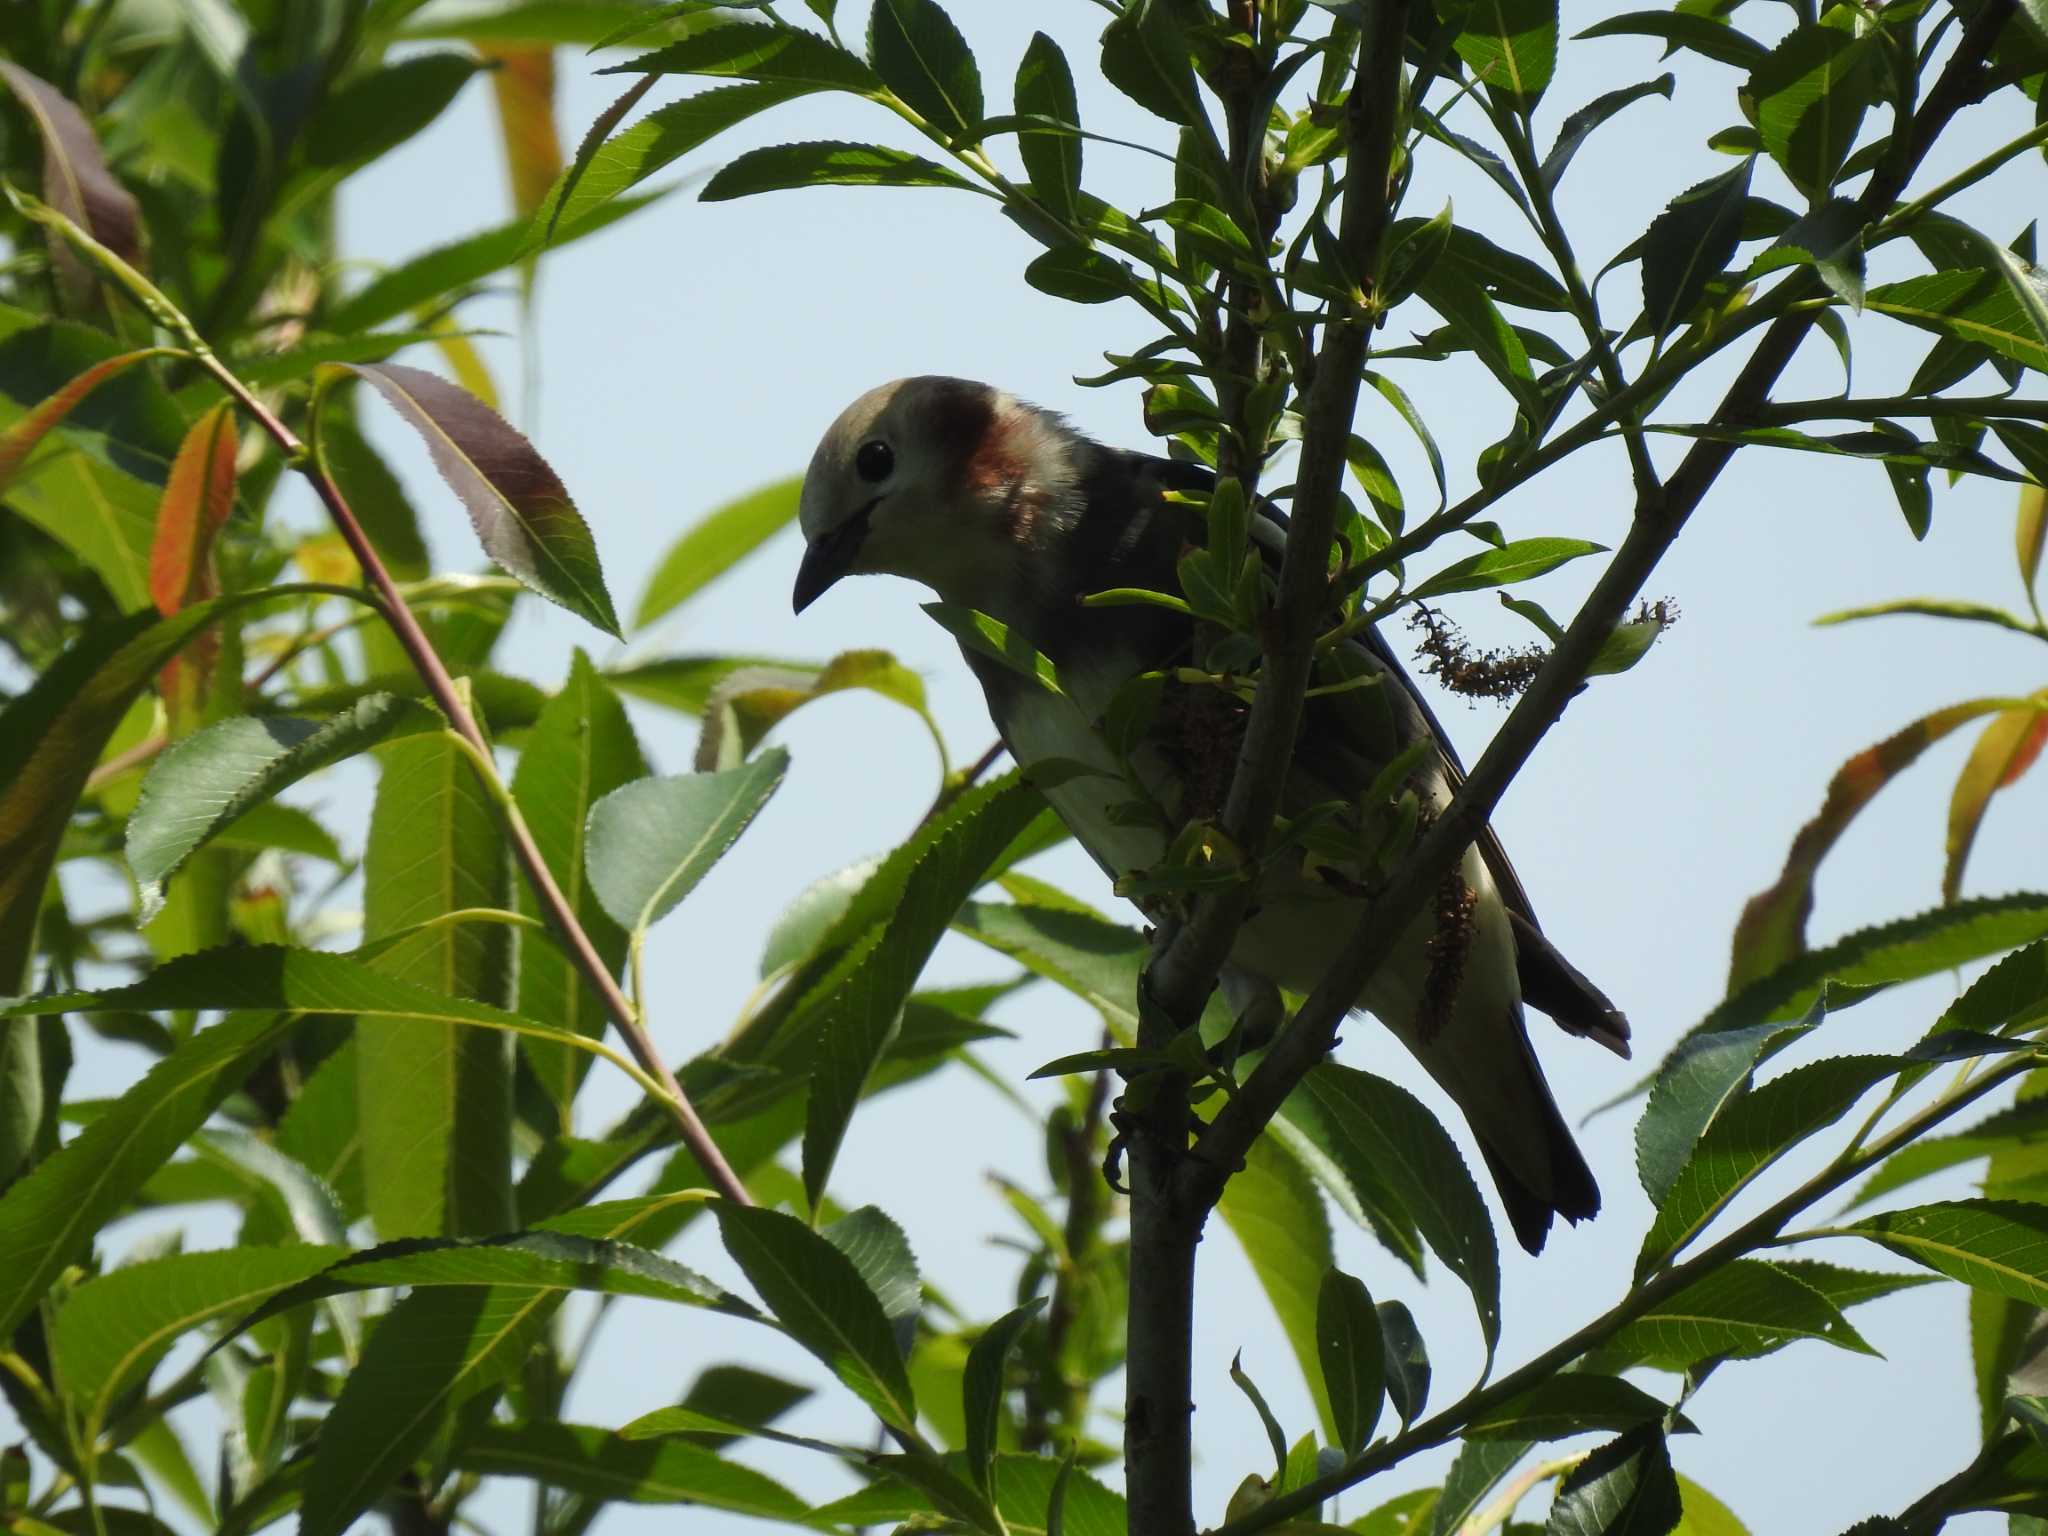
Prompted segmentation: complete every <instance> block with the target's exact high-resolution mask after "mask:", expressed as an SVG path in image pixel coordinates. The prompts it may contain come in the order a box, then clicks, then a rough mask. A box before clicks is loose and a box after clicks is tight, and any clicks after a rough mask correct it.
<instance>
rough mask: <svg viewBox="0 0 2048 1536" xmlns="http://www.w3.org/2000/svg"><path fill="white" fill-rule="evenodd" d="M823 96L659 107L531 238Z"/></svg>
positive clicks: (564, 187) (766, 91)
mask: <svg viewBox="0 0 2048 1536" xmlns="http://www.w3.org/2000/svg"><path fill="white" fill-rule="evenodd" d="M817 89H821V87H819V86H816V85H802V84H797V83H794V82H787V81H776V82H774V83H772V84H752V83H750V84H745V85H726V86H720V87H718V88H716V89H714V90H709V91H700V92H698V93H697V94H696V95H694V96H686V97H684V98H683V99H682V100H681V101H672V102H670V103H669V104H668V105H667V106H664V107H657V108H655V109H654V110H653V111H652V112H650V113H648V114H647V115H646V116H645V117H643V118H641V119H640V120H639V121H638V122H637V123H635V124H633V126H632V127H630V128H627V129H625V130H624V131H623V132H620V133H616V134H613V135H612V136H611V137H610V138H608V139H606V140H604V141H603V142H602V143H601V144H599V145H597V146H596V147H595V148H594V149H593V150H591V151H590V153H589V156H588V158H587V160H584V161H583V162H582V163H580V164H578V165H573V166H570V167H569V168H567V169H566V170H564V171H563V172H562V174H561V175H560V176H559V177H557V178H556V179H555V184H554V186H553V187H552V188H550V189H549V191H548V195H547V196H546V198H544V199H543V200H542V201H541V205H540V207H539V208H537V209H536V210H534V215H533V222H532V224H531V225H530V226H529V228H528V231H527V239H528V243H529V245H530V246H532V247H534V248H538V247H540V246H542V245H546V244H548V243H550V240H551V237H552V235H553V233H554V232H555V231H556V230H557V229H558V228H563V227H574V226H575V225H576V224H578V223H579V222H581V221H582V220H585V219H587V218H589V217H591V216H592V215H594V214H595V213H597V212H598V211H599V210H600V209H603V208H605V207H606V206H607V205H608V204H610V203H612V202H613V201H614V200H615V199H617V198H619V197H622V196H624V195H625V194H626V193H627V192H630V191H631V190H632V189H633V188H635V187H637V186H639V185H640V184H641V183H642V182H644V181H645V180H647V178H648V177H650V176H652V175H654V174H655V173H656V172H657V171H659V170H661V169H662V168H663V167H665V166H668V165H671V164H673V163H674V162H675V161H677V160H679V159H681V158H682V157H683V156H684V155H687V154H689V153H690V152H691V151H692V150H694V149H701V148H702V147H703V146H704V145H706V144H708V143H710V142H711V140H713V139H715V138H717V137H718V135H719V134H721V133H723V132H725V130H726V129H728V128H731V127H734V126H736V125H737V124H740V123H743V122H745V121H746V120H747V119H748V118H750V117H753V116H755V115H756V114H758V113H761V112H764V111H766V110H767V109H768V108H769V107H774V106H780V105H781V104H782V103H783V102H785V101H793V100H795V99H796V98H797V97H798V96H801V95H804V94H805V93H806V92H807V91H812V90H817ZM645 622H646V620H645V619H644V618H643V619H638V620H635V625H636V627H637V626H639V625H641V624H644V623H645Z"/></svg>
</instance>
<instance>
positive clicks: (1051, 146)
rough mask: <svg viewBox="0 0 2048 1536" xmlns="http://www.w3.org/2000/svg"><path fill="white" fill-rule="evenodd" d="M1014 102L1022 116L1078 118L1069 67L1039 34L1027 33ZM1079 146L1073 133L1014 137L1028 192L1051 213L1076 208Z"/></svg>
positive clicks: (1069, 213) (1069, 215) (1026, 132)
mask: <svg viewBox="0 0 2048 1536" xmlns="http://www.w3.org/2000/svg"><path fill="white" fill-rule="evenodd" d="M1015 95H1016V106H1017V111H1018V114H1019V115H1020V116H1030V117H1039V118H1047V119H1050V120H1051V121H1053V122H1058V123H1068V124H1072V125H1073V126H1074V127H1076V128H1077V129H1078V128H1079V126H1080V122H1081V108H1080V103H1079V101H1078V99H1077V98H1076V96H1075V94H1074V75H1073V71H1072V70H1070V69H1069V68H1068V67H1067V56H1066V55H1065V54H1064V53H1062V52H1060V45H1059V44H1058V43H1056V42H1054V41H1053V40H1052V39H1051V38H1050V37H1047V36H1046V35H1045V34H1044V33H1043V32H1035V33H1033V34H1032V36H1031V44H1030V46H1029V47H1027V48H1026V49H1025V50H1024V59H1023V62H1022V63H1020V64H1019V65H1018V66H1017V85H1016V93H1015ZM1081 147H1082V141H1081V137H1080V135H1079V133H1078V132H1076V133H1046V132H1034V131H1033V130H1031V129H1030V128H1025V129H1023V130H1022V131H1021V132H1020V133H1019V134H1018V135H1017V153H1018V155H1019V157H1020V158H1022V160H1023V161H1024V169H1025V171H1026V172H1027V173H1028V174H1029V175H1030V177H1031V190H1032V192H1033V194H1034V195H1036V196H1037V197H1038V199H1039V200H1040V201H1041V202H1043V203H1045V204H1047V205H1048V206H1049V207H1050V208H1051V209H1052V211H1053V212H1054V213H1056V214H1059V215H1061V216H1062V217H1064V218H1066V219H1069V220H1072V219H1073V218H1074V217H1075V214H1076V211H1077V209H1078V208H1079V206H1080V196H1081Z"/></svg>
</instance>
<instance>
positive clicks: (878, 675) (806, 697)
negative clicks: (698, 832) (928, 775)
mask: <svg viewBox="0 0 2048 1536" xmlns="http://www.w3.org/2000/svg"><path fill="white" fill-rule="evenodd" d="M852 688H860V689H865V690H867V691H868V692H870V693H873V694H877V695H879V696H880V697H882V698H885V699H888V700H890V701H892V702H893V703H897V704H901V705H902V706H903V707H904V708H905V709H907V710H910V711H911V712H912V713H913V714H915V715H916V716H917V717H918V718H919V719H920V720H922V721H923V722H924V724H925V728H926V729H927V730H929V731H931V732H932V735H933V739H934V740H935V741H936V740H938V727H937V725H935V724H934V723H933V721H932V717H931V712H930V711H929V710H928V709H927V708H926V707H925V694H924V679H923V678H921V677H919V676H918V675H917V674H916V673H915V672H913V671H911V670H910V669H909V668H908V667H906V666H904V665H903V663H902V662H900V661H898V660H897V659H896V658H895V657H894V656H892V655H890V654H889V653H888V652H887V651H842V652H841V653H840V654H839V655H837V656H835V657H833V658H832V659H831V660H830V661H829V662H827V663H826V664H825V665H824V666H823V667H808V666H807V667H793V668H776V667H746V668H742V669H740V670H738V671H735V672H730V673H728V674H727V675H726V676H725V677H724V679H722V680H721V681H720V682H719V684H718V686H717V687H716V688H715V689H713V690H712V693H711V696H710V698H709V699H707V700H706V701H705V706H704V728H703V730H701V731H700V732H699V733H698V735H697V757H696V762H695V765H694V766H695V767H696V769H697V771H698V772H700V773H706V772H712V771H716V770H724V769H730V768H736V767H738V766H739V765H740V764H741V763H742V762H744V761H745V760H746V758H747V756H748V754H749V753H751V752H752V751H753V750H754V748H755V747H757V746H759V745H760V743H761V739H762V738H763V737H764V736H766V735H767V734H768V733H769V732H770V731H771V730H773V729H774V728H775V727H776V726H777V725H779V724H781V723H782V721H784V720H786V719H788V718H789V717H790V716H791V715H792V714H794V713H796V711H797V710H799V709H801V708H803V706H804V705H806V704H809V703H811V702H813V701H814V700H817V699H822V698H825V697H827V696H828V695H831V694H835V693H844V692H845V691H847V690H848V689H852ZM942 750H943V749H942Z"/></svg>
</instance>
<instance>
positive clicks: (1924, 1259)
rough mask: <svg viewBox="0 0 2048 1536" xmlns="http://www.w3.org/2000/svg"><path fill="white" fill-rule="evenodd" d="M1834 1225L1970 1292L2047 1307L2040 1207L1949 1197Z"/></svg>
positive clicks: (2047, 1218) (2045, 1229)
mask: <svg viewBox="0 0 2048 1536" xmlns="http://www.w3.org/2000/svg"><path fill="white" fill-rule="evenodd" d="M1836 1230H1837V1231H1841V1232H1847V1233H1853V1234H1854V1235H1856V1236H1858V1237H1867V1238H1869V1239H1870V1240H1871V1241H1872V1242H1874V1243H1878V1244H1880V1245H1882V1246H1883V1247H1886V1248H1889V1249H1890V1250H1891V1251H1892V1252H1893V1253H1896V1254H1898V1255H1899V1256H1900V1257H1901V1258H1907V1259H1911V1260H1913V1261H1914V1262H1915V1263H1916V1264H1924V1265H1926V1266H1927V1267H1928V1268H1929V1269H1931V1270H1934V1271H1936V1272H1937V1273H1940V1274H1944V1275H1947V1276H1948V1277H1949V1278H1950V1279H1953V1280H1960V1281H1962V1282H1963V1284H1965V1285H1968V1286H1972V1287H1975V1288H1976V1289H1978V1290H1985V1291H1992V1292H1995V1293H1996V1294H1998V1295H2000V1296H2009V1297H2011V1298H2012V1299H2013V1300H2015V1301H2023V1302H2025V1303H2027V1305H2029V1306H2033V1307H2042V1306H2048V1206H2042V1205H2037V1204H2035V1203H2033V1202H2032V1201H2021V1200H1950V1201H1945V1202H1943V1203H1941V1204H1938V1205H1920V1206H1913V1207H1910V1208H1908V1209H1906V1210H1903V1211H1883V1212H1880V1213H1879V1214H1877V1215H1875V1216H1866V1217H1864V1218H1862V1219H1861V1220H1860V1221H1855V1222H1851V1223H1849V1224H1848V1225H1846V1226H1843V1227H1840V1228H1837V1229H1836Z"/></svg>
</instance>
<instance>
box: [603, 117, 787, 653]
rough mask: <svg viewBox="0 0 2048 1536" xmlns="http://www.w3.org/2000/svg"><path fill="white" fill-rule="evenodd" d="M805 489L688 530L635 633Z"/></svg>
mask: <svg viewBox="0 0 2048 1536" xmlns="http://www.w3.org/2000/svg"><path fill="white" fill-rule="evenodd" d="M714 94H716V93H714ZM702 99H703V98H701V97H693V98H692V100H702ZM802 489H803V480H802V478H801V477H799V476H791V477H790V478H789V479H786V480H777V481H775V482H773V483H772V484H769V485H764V486H762V487H761V489H759V490H757V491H750V492H748V493H747V494H746V495H744V496H742V497H739V498H738V499H737V500H734V501H729V502H727V503H726V504H725V505H724V506H722V507H719V508H717V509H716V510H715V511H712V512H710V513H707V514H706V515H705V516H704V517H703V518H702V519H701V520H700V521H698V522H697V523H695V524H694V525H693V526H691V527H690V528H688V529H687V530H685V531H684V533H683V536H682V537H681V538H679V539H677V540H676V542H675V543H674V544H672V545H670V546H669V549H668V553H666V554H665V555H663V556H662V557H661V562H660V564H658V565H656V566H655V568H654V574H653V575H652V576H651V577H649V578H648V581H647V590H646V591H645V592H644V593H642V594H641V597H640V607H639V610H638V611H637V612H636V613H635V614H634V615H633V627H634V628H635V629H645V628H646V627H647V626H648V625H650V624H652V623H653V622H654V621H655V620H656V619H659V618H662V617H664V616H665V615H667V614H669V613H671V612H673V611H674V610H675V609H677V608H679V607H681V606H682V605H683V604H684V603H685V602H687V601H688V600H689V599H690V598H691V597H693V596H695V595H696V594H697V593H698V592H699V591H701V590H703V588H705V587H707V586H709V585H710V584H711V583H712V582H713V581H715V580H717V579H718V578H719V577H720V576H723V575H724V574H725V573H726V572H727V571H729V570H731V569H732V567H733V566H735V565H737V564H738V563H739V562H740V561H742V560H744V559H745V558H746V557H747V556H748V555H750V554H752V553H753V552H754V551H755V550H756V549H758V548H760V546H761V545H763V544H765V543H766V542H767V541H768V540H769V539H771V538H773V537H774V536H775V535H776V534H777V533H779V532H781V531H782V529H783V528H785V527H787V526H788V525H789V524H790V523H791V522H793V521H795V519H796V507H797V493H798V492H799V491H800V490H802Z"/></svg>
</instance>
